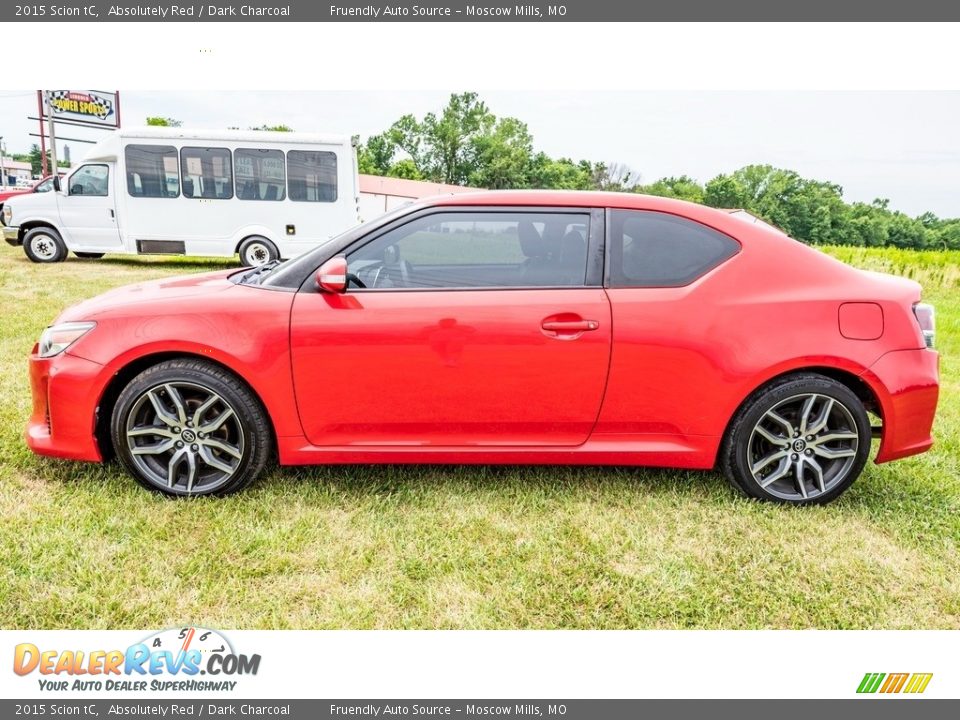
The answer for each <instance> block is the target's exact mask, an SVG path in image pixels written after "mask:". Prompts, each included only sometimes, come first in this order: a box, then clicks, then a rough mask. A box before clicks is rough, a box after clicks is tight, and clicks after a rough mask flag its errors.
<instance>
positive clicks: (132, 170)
mask: <svg viewBox="0 0 960 720" xmlns="http://www.w3.org/2000/svg"><path fill="white" fill-rule="evenodd" d="M124 153H125V159H126V165H127V192H128V193H130V195H132V196H133V197H147V198H175V197H179V195H180V173H179V170H178V167H177V149H176V148H175V147H173V146H172V145H127V147H126V148H124Z"/></svg>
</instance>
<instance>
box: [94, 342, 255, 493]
mask: <svg viewBox="0 0 960 720" xmlns="http://www.w3.org/2000/svg"><path fill="white" fill-rule="evenodd" d="M180 409H182V410H183V412H182V413H181V412H180ZM110 437H111V440H112V441H113V447H114V450H115V452H116V455H117V457H118V458H119V459H120V461H121V462H122V463H123V465H124V466H125V467H126V469H127V470H128V471H129V472H130V474H131V475H133V477H134V478H135V479H136V481H137V482H138V483H140V484H141V485H143V486H144V487H145V488H147V489H148V490H153V491H155V492H160V493H164V494H166V495H179V496H184V495H217V496H222V495H228V494H230V493H233V492H236V491H237V490H240V489H241V488H244V487H246V486H247V485H249V484H250V483H251V482H253V481H254V479H256V477H257V476H258V475H260V473H261V472H262V471H263V468H264V466H265V465H266V462H267V458H268V457H269V455H270V451H271V447H272V444H273V434H272V430H271V427H270V423H269V420H268V418H267V414H266V411H265V410H264V409H263V407H262V405H261V404H260V401H259V400H258V399H257V398H256V396H255V395H254V394H253V393H252V392H251V391H250V390H249V388H247V386H246V385H244V384H243V383H242V382H241V381H240V380H239V379H238V378H237V377H236V376H234V375H232V374H231V373H229V372H227V371H226V370H224V369H222V368H220V367H219V366H217V365H213V364H211V363H208V362H204V361H203V360H192V359H191V360H187V359H184V360H167V361H165V362H162V363H159V364H158V365H154V366H153V367H151V368H148V369H147V370H144V371H143V372H142V373H140V374H139V375H137V376H136V377H135V378H134V379H133V380H131V381H130V382H129V383H128V384H127V386H126V387H125V388H124V389H123V391H122V392H121V393H120V396H119V397H118V398H117V402H116V405H115V406H114V409H113V414H112V416H111V419H110ZM137 451H139V452H137Z"/></svg>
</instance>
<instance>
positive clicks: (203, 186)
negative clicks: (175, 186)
mask: <svg viewBox="0 0 960 720" xmlns="http://www.w3.org/2000/svg"><path fill="white" fill-rule="evenodd" d="M180 184H181V186H182V187H183V196H184V197H188V198H208V199H213V200H229V199H230V198H232V197H233V168H232V163H231V161H230V151H229V150H227V149H226V148H200V147H185V148H182V149H181V150H180Z"/></svg>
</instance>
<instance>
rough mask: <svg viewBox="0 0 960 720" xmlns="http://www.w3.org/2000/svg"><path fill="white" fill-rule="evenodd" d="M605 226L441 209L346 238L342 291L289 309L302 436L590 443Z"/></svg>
mask: <svg viewBox="0 0 960 720" xmlns="http://www.w3.org/2000/svg"><path fill="white" fill-rule="evenodd" d="M602 223H603V215H602V213H600V212H595V213H593V216H592V217H591V212H590V211H589V210H567V209H540V208H533V209H521V210H518V209H495V208H476V207H474V208H443V209H440V208H438V209H434V210H430V211H426V212H424V213H420V214H418V215H416V216H413V217H412V218H410V217H408V218H404V219H402V220H399V221H397V223H395V224H394V225H392V226H388V227H387V228H385V229H381V230H377V231H375V233H374V236H373V237H370V236H368V237H366V238H364V239H363V240H360V241H358V243H355V244H354V245H353V246H352V247H351V248H349V249H348V250H347V252H346V253H345V254H346V258H347V262H348V278H349V279H350V280H351V283H350V286H349V287H348V290H347V292H346V293H344V294H327V293H317V292H303V291H301V292H300V293H298V295H297V297H296V299H295V301H294V305H293V310H292V318H291V332H290V341H291V353H292V358H293V376H294V385H295V389H296V393H297V404H298V408H299V411H300V417H301V421H302V423H303V427H304V431H305V434H306V436H307V438H308V440H309V441H310V442H311V443H313V444H315V445H324V446H345V445H367V446H377V445H381V446H396V445H405V446H410V445H422V446H441V447H451V446H576V445H579V444H581V443H583V442H585V441H586V440H587V438H588V436H589V435H590V432H591V429H592V428H593V425H594V423H595V422H596V419H597V415H598V413H599V410H600V404H601V400H602V398H603V392H604V387H605V384H606V378H607V367H608V363H609V358H610V339H611V326H610V305H609V302H608V300H607V297H606V293H605V292H604V290H603V289H602V287H601V276H602V257H603V249H602V237H603V231H602ZM588 258H590V261H589V262H588ZM588 266H589V267H588ZM588 271H589V272H588Z"/></svg>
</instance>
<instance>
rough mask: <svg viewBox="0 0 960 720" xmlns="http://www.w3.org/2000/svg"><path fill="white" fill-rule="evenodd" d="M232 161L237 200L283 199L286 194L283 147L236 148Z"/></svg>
mask: <svg viewBox="0 0 960 720" xmlns="http://www.w3.org/2000/svg"><path fill="white" fill-rule="evenodd" d="M233 165H234V175H235V176H236V183H237V197H238V198H240V199H241V200H283V199H284V198H285V197H286V196H287V175H286V169H285V165H284V161H283V150H263V149H253V148H251V149H239V150H236V151H235V152H234V153H233Z"/></svg>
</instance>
